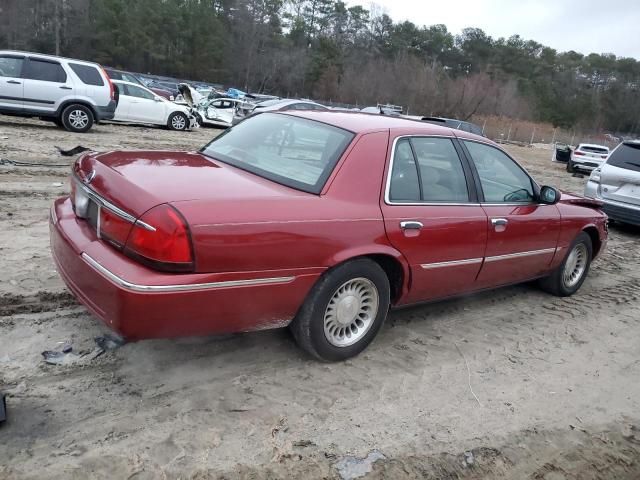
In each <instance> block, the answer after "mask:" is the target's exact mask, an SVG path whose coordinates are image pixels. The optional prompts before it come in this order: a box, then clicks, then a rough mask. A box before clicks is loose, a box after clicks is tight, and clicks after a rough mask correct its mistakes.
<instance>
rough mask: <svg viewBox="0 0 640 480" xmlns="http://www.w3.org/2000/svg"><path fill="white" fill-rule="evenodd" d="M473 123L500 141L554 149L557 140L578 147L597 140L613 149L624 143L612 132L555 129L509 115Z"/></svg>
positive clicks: (474, 118) (486, 134) (544, 124)
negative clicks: (509, 116)
mask: <svg viewBox="0 0 640 480" xmlns="http://www.w3.org/2000/svg"><path fill="white" fill-rule="evenodd" d="M472 121H473V123H475V124H477V125H479V126H480V127H482V131H483V132H484V134H485V136H487V137H488V138H490V139H492V140H495V141H496V142H499V143H512V144H516V145H533V146H536V147H539V148H549V149H551V148H552V145H553V144H554V143H556V142H559V143H566V144H567V145H571V146H576V145H578V144H579V143H595V144H598V145H605V146H607V147H609V148H610V149H611V148H613V147H615V146H616V145H618V143H620V139H619V138H618V137H616V136H613V135H611V134H608V133H594V132H586V131H582V130H578V129H563V128H554V127H553V125H550V124H547V123H536V122H528V121H525V120H514V119H512V118H505V117H484V116H475V117H473V118H472Z"/></svg>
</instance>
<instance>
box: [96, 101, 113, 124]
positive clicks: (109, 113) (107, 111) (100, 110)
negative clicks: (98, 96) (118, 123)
mask: <svg viewBox="0 0 640 480" xmlns="http://www.w3.org/2000/svg"><path fill="white" fill-rule="evenodd" d="M117 106H118V102H116V101H115V100H111V101H110V102H109V105H107V106H106V107H99V106H98V107H96V113H97V115H98V118H97V119H96V120H98V121H100V120H111V119H112V118H113V117H114V115H115V114H116V107H117Z"/></svg>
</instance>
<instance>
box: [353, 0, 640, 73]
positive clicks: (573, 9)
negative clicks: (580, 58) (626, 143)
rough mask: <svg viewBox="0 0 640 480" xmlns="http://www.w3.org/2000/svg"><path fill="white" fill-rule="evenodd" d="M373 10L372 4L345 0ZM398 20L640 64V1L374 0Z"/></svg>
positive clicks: (368, 1) (366, 1)
mask: <svg viewBox="0 0 640 480" xmlns="http://www.w3.org/2000/svg"><path fill="white" fill-rule="evenodd" d="M346 3H347V4H348V5H362V6H363V7H365V8H370V7H371V0H347V1H346ZM374 3H375V4H377V5H378V6H379V7H381V8H382V11H383V12H385V13H387V15H389V16H390V17H391V18H392V19H393V20H394V21H396V22H398V21H404V20H409V21H411V22H413V23H415V24H417V25H420V26H422V25H434V24H438V23H443V24H445V25H446V26H447V29H448V30H449V31H450V32H452V33H454V34H457V33H460V31H461V30H462V29H463V28H465V27H478V28H481V29H482V30H484V31H485V33H487V34H489V35H491V36H492V37H494V38H499V37H510V36H511V35H514V34H518V35H520V36H521V37H523V38H524V39H526V40H535V41H537V42H538V43H541V44H543V45H546V46H549V47H551V48H555V49H556V50H558V51H568V50H575V51H577V52H580V53H583V54H585V55H586V54H589V53H613V54H615V55H616V56H618V57H633V58H636V59H638V60H640V1H639V0H608V1H602V0H538V1H531V0H451V1H442V0H439V1H436V0H374Z"/></svg>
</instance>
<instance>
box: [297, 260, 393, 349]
mask: <svg viewBox="0 0 640 480" xmlns="http://www.w3.org/2000/svg"><path fill="white" fill-rule="evenodd" d="M389 301H390V288H389V279H388V278H387V275H386V274H385V272H384V270H382V268H381V267H380V266H379V265H378V264H377V263H375V262H373V261H371V260H368V259H358V260H352V261H349V262H346V263H343V264H342V265H339V266H337V267H335V268H334V269H332V270H330V271H329V272H327V273H326V274H325V275H324V276H323V277H322V278H321V279H320V280H319V281H318V283H317V284H316V285H315V286H314V287H313V289H312V290H311V292H310V293H309V295H308V297H307V299H306V300H305V302H304V304H303V306H302V308H301V309H300V311H299V312H298V315H297V316H296V318H295V319H294V320H293V322H292V323H291V326H290V329H291V331H292V333H293V335H294V337H295V339H296V341H297V342H298V345H300V347H302V348H303V349H304V350H305V351H307V352H308V353H309V354H310V355H312V356H313V357H315V358H317V359H319V360H323V361H327V362H335V361H340V360H345V359H347V358H350V357H353V356H355V355H358V354H359V353H360V352H362V351H363V350H364V349H365V348H366V347H367V346H368V345H369V344H370V343H371V342H372V341H373V339H374V338H375V336H376V335H377V333H378V331H379V330H380V328H381V327H382V324H383V323H384V320H385V318H386V316H387V312H388V311H389Z"/></svg>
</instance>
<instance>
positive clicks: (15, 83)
mask: <svg viewBox="0 0 640 480" xmlns="http://www.w3.org/2000/svg"><path fill="white" fill-rule="evenodd" d="M7 83H13V84H14V85H20V82H18V81H16V80H7Z"/></svg>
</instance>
